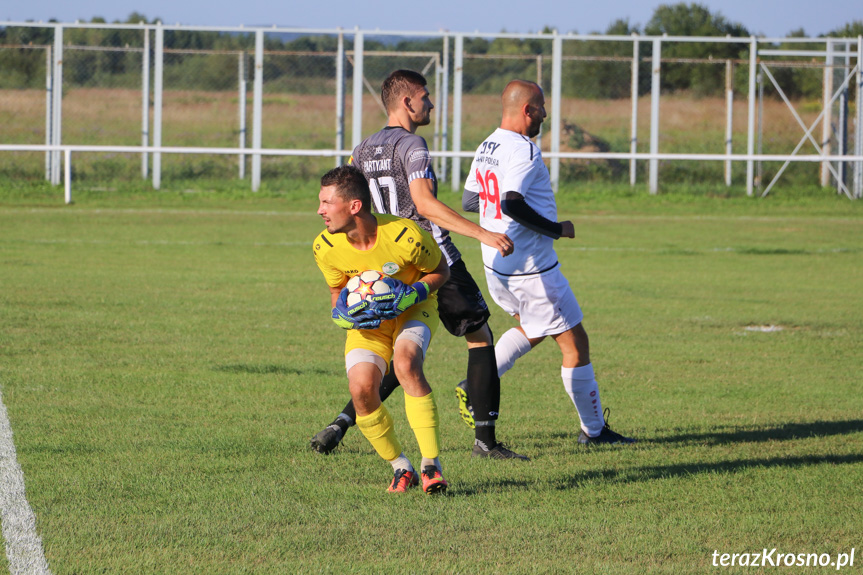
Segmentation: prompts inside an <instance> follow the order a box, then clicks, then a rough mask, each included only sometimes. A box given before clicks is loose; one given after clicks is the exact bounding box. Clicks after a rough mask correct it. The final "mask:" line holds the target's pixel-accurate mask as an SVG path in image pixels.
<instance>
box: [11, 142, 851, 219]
mask: <svg viewBox="0 0 863 575" xmlns="http://www.w3.org/2000/svg"><path fill="white" fill-rule="evenodd" d="M4 151H6V152H16V151H17V152H51V153H56V154H62V156H63V188H64V196H65V200H66V203H67V204H71V203H72V152H91V153H99V152H101V153H105V152H109V153H142V152H143V153H152V154H157V153H160V154H214V155H237V154H241V153H244V152H246V153H249V154H250V155H252V154H254V155H258V156H283V157H284V156H295V157H316V158H338V157H344V156H347V155H350V153H351V151H350V150H335V149H333V150H297V149H293V150H276V149H260V150H255V151H253V152H249V151H248V149H247V148H193V147H171V146H162V147H156V146H146V147H144V146H91V145H69V144H66V145H61V146H54V145H52V146H48V145H40V144H32V145H28V144H0V152H4ZM474 153H475V152H455V151H452V152H431V156H432V157H438V158H457V159H466V158H472V157H473V156H474ZM543 155H544V156H545V157H546V158H549V159H552V160H553V159H558V160H561V159H566V160H597V159H605V160H630V161H638V160H641V161H660V160H683V161H722V162H729V161H730V162H744V161H745V162H752V161H764V162H787V161H790V160H793V161H797V162H809V163H819V162H840V163H845V162H848V163H850V162H854V163H860V162H863V155H855V156H838V155H832V156H825V155H822V154H816V155H808V156H807V155H795V154H731V155H729V154H671V153H631V152H547V153H545V154H543ZM768 191H769V190H768ZM845 193H846V195H847V196H848V197H849V198H851V197H852V195H851V194H850V193H849V192H848V191H847V190H846V191H845ZM764 195H766V193H765V194H764Z"/></svg>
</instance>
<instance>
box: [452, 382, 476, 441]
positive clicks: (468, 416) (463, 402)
mask: <svg viewBox="0 0 863 575" xmlns="http://www.w3.org/2000/svg"><path fill="white" fill-rule="evenodd" d="M455 396H456V398H458V414H459V415H460V416H461V420H462V421H464V423H465V425H467V426H468V427H470V428H471V429H474V428H475V427H476V423H475V422H474V419H473V406H472V405H471V404H470V397H469V396H468V394H467V380H466V379H463V380H461V381H460V382H459V384H458V385H457V386H455Z"/></svg>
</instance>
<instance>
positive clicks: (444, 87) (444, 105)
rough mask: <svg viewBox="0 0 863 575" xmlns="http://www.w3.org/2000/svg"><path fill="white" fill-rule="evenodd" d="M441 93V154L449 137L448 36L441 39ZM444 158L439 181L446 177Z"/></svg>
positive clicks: (445, 148)
mask: <svg viewBox="0 0 863 575" xmlns="http://www.w3.org/2000/svg"><path fill="white" fill-rule="evenodd" d="M441 76H442V81H441V92H442V94H443V99H442V101H441V102H440V117H441V137H440V149H441V151H442V152H446V150H447V138H448V137H449V130H448V129H447V126H449V35H448V34H445V35H444V37H443V69H442V70H441ZM446 168H447V162H446V157H443V158H441V162H440V176H439V177H440V181H442V182H445V181H446V175H447V169H446Z"/></svg>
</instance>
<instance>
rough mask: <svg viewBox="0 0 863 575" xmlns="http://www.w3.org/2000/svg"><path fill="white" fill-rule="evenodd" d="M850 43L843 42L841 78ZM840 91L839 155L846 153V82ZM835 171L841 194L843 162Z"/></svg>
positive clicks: (848, 62) (837, 186) (844, 170)
mask: <svg viewBox="0 0 863 575" xmlns="http://www.w3.org/2000/svg"><path fill="white" fill-rule="evenodd" d="M850 47H851V46H850V45H849V44H848V43H847V42H844V48H845V50H844V53H843V54H842V56H843V58H842V62H843V64H842V68H841V70H842V76H841V77H842V78H845V77H847V76H848V72H849V71H850V70H849V67H848V66H849V64H850V63H851V54H850V52H849V49H850ZM841 90H842V92H841V93H840V94H839V130H838V134H836V139H837V142H836V147H837V148H838V149H837V150H836V154H837V155H839V156H845V155H846V154H848V82H845V83H844V88H841ZM836 173H837V174H838V177H837V178H836V179H837V181H836V193H837V194H841V193H842V188H844V187H845V176H846V175H847V170H846V166H845V162H839V165H837V166H836Z"/></svg>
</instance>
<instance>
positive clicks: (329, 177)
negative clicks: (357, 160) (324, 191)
mask: <svg viewBox="0 0 863 575" xmlns="http://www.w3.org/2000/svg"><path fill="white" fill-rule="evenodd" d="M326 186H335V187H336V191H337V192H338V193H339V196H341V197H342V198H343V199H345V200H348V201H350V200H359V201H360V202H361V203H362V204H363V210H364V211H371V204H372V193H371V191H370V190H369V182H368V181H367V180H366V177H365V176H364V175H363V173H362V172H361V171H360V170H359V168H357V167H356V166H351V165H350V164H346V165H344V166H339V167H337V168H333V169H332V170H330V171H329V172H327V173H326V174H324V175H323V176H322V177H321V187H322V188H323V187H326Z"/></svg>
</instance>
